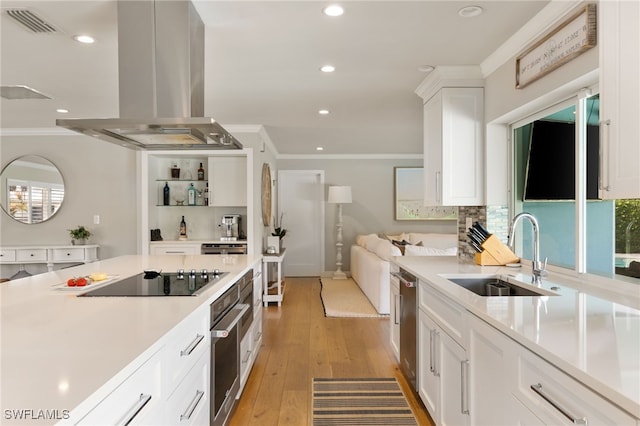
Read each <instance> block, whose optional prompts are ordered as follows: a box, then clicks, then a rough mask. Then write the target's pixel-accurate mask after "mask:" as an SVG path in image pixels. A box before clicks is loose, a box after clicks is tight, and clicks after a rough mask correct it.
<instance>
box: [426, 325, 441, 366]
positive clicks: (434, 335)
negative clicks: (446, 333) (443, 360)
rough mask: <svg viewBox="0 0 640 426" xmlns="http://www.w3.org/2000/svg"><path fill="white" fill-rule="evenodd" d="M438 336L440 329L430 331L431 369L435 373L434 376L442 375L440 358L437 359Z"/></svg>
mask: <svg viewBox="0 0 640 426" xmlns="http://www.w3.org/2000/svg"><path fill="white" fill-rule="evenodd" d="M437 338H438V331H437V330H435V329H433V330H430V331H429V355H430V356H429V371H431V372H432V373H433V375H434V376H436V377H438V376H440V372H438V368H437V365H438V360H437V359H436V357H437V354H438V350H437V343H436V339H437Z"/></svg>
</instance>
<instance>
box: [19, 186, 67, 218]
mask: <svg viewBox="0 0 640 426" xmlns="http://www.w3.org/2000/svg"><path fill="white" fill-rule="evenodd" d="M7 187H8V188H7V197H8V200H7V205H8V206H9V213H10V214H11V215H12V216H13V217H14V218H15V219H16V220H18V221H20V222H23V223H39V222H42V221H43V220H47V219H48V218H49V217H50V216H52V215H53V214H54V213H55V212H56V211H57V210H58V208H60V205H61V204H62V200H63V198H64V186H63V185H59V184H55V183H43V182H31V181H23V180H16V179H8V180H7Z"/></svg>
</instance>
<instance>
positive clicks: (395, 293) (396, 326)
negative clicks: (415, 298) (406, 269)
mask: <svg viewBox="0 0 640 426" xmlns="http://www.w3.org/2000/svg"><path fill="white" fill-rule="evenodd" d="M389 281H390V283H391V285H390V287H389V288H390V292H391V306H390V311H389V321H391V323H390V324H389V338H390V341H391V350H392V352H393V355H394V356H395V357H396V361H398V362H400V310H401V309H402V308H401V303H402V299H401V296H400V282H399V280H398V278H396V277H395V276H393V275H391V277H390V280H389Z"/></svg>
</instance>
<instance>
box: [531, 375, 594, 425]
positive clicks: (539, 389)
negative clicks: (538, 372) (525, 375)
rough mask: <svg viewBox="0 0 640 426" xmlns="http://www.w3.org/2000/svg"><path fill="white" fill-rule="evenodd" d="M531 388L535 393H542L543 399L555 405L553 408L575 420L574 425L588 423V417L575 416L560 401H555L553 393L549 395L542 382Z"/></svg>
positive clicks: (572, 420)
mask: <svg viewBox="0 0 640 426" xmlns="http://www.w3.org/2000/svg"><path fill="white" fill-rule="evenodd" d="M531 390H533V391H534V392H535V393H537V394H538V395H540V397H542V399H544V400H545V401H547V402H548V403H549V404H551V405H553V408H555V409H556V410H558V411H560V413H562V415H563V416H565V417H566V418H567V419H569V420H571V422H573V424H574V425H586V424H588V422H587V419H586V418H585V417H578V416H574V415H573V414H571V413H570V412H569V410H567V409H566V408H565V407H563V406H562V405H560V403H559V402H557V401H554V400H553V398H552V397H551V395H549V394H548V393H547V391H545V390H544V389H542V385H541V384H540V383H538V384H536V385H531Z"/></svg>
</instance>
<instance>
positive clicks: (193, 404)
mask: <svg viewBox="0 0 640 426" xmlns="http://www.w3.org/2000/svg"><path fill="white" fill-rule="evenodd" d="M203 396H204V392H203V391H201V390H196V396H194V397H193V399H192V400H191V403H190V404H189V406H188V407H187V409H186V410H185V412H184V413H182V414H180V421H183V420H189V419H190V418H191V415H193V412H194V411H195V410H196V407H197V406H198V403H200V400H201V399H202V397H203Z"/></svg>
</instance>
